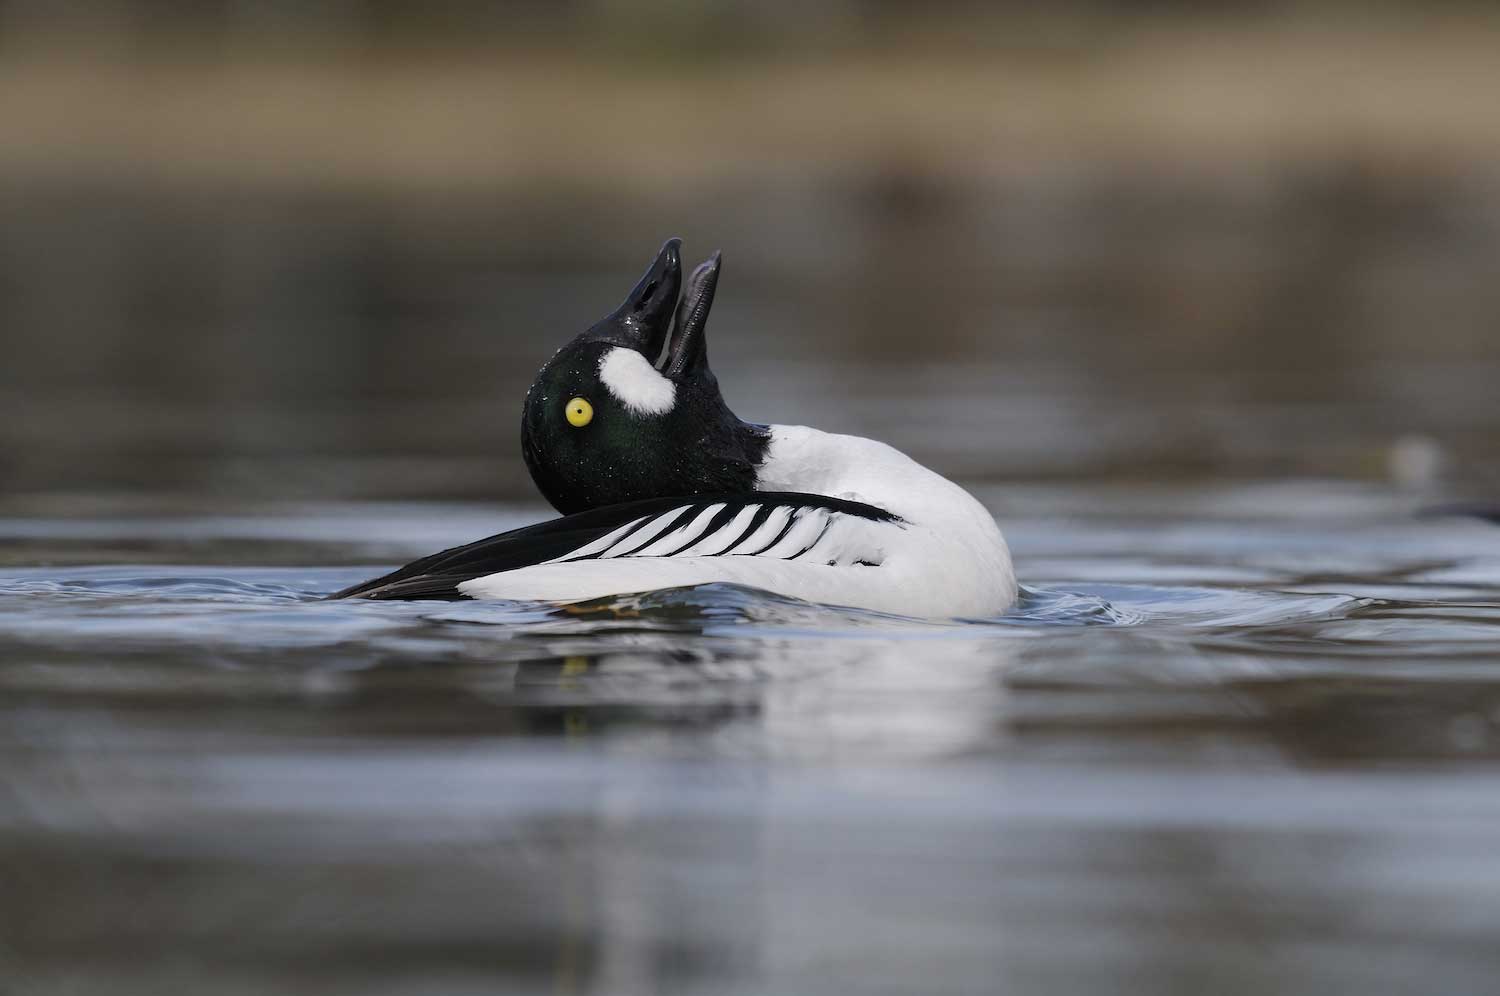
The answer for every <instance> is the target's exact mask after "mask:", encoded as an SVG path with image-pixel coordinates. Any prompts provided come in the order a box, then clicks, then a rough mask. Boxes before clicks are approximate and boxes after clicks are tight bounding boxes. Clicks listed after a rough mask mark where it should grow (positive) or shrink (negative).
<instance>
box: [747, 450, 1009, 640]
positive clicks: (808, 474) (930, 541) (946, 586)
mask: <svg viewBox="0 0 1500 996" xmlns="http://www.w3.org/2000/svg"><path fill="white" fill-rule="evenodd" d="M756 488H757V489H758V490H762V491H803V492H808V493H811V494H821V495H830V496H832V497H835V498H847V499H850V500H852V501H861V502H865V503H867V504H870V505H875V506H877V507H879V508H883V509H886V510H887V511H890V512H894V513H895V514H897V515H899V516H901V518H902V519H904V520H906V524H907V525H906V528H904V529H901V530H899V532H895V533H893V534H892V535H891V538H890V540H889V542H888V543H887V544H886V549H885V553H886V556H885V559H884V561H883V562H882V564H881V566H880V568H879V569H878V570H875V571H872V572H871V573H872V574H874V575H877V576H878V577H879V579H880V582H881V583H882V584H884V585H889V586H890V587H891V588H892V589H894V590H895V591H897V592H899V593H900V594H899V600H900V602H901V604H903V605H905V606H906V608H905V610H904V611H905V613H906V614H908V615H925V616H988V615H995V614H998V613H1000V612H1004V611H1005V610H1006V609H1008V608H1010V606H1011V605H1012V604H1014V603H1015V600H1016V576H1015V571H1014V569H1013V567H1012V566H1011V559H1010V550H1009V548H1008V547H1007V546H1006V545H1005V538H1004V537H1003V536H1001V534H1000V527H999V526H997V525H996V524H995V520H994V519H993V518H992V517H991V516H990V514H989V512H988V511H986V510H985V507H984V506H983V505H981V504H979V502H978V501H977V500H976V499H975V498H974V497H973V496H972V495H970V494H969V493H968V492H967V491H965V490H964V489H963V488H961V487H959V486H958V485H956V484H954V483H953V482H952V481H950V480H948V479H947V478H945V477H942V476H941V475H939V474H935V473H933V472H932V471H930V470H928V469H927V468H926V467H923V466H922V465H921V464H919V463H917V462H916V461H915V460H913V459H911V458H910V457H908V456H907V455H906V454H904V453H902V452H900V451H899V450H897V449H895V448H893V447H890V446H887V445H886V444H885V443H880V442H876V441H875V440H873V439H863V438H861V437H859V436H841V435H836V434H834V433H828V432H821V431H819V430H817V429H810V428H808V427H806V426H800V425H776V426H772V427H771V445H770V448H769V450H768V451H767V454H766V460H765V462H764V463H763V464H762V467H761V471H760V475H759V477H758V478H757V480H756ZM882 601H883V602H885V601H887V599H882ZM845 604H852V603H845ZM897 611H900V610H897Z"/></svg>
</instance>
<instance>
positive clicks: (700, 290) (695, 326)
mask: <svg viewBox="0 0 1500 996" xmlns="http://www.w3.org/2000/svg"><path fill="white" fill-rule="evenodd" d="M721 263H722V256H721V254H720V253H717V252H716V253H714V254H713V255H712V256H710V257H709V258H708V259H707V260H705V261H704V262H702V263H700V264H698V268H697V269H696V270H694V271H693V275H692V276H690V277H688V282H687V290H686V291H685V292H684V293H683V295H682V300H681V301H679V302H678V303H677V319H676V323H675V325H674V327H673V329H672V344H671V345H670V346H669V347H668V349H667V356H666V359H664V360H663V361H662V372H663V373H665V374H666V375H667V376H668V377H672V378H677V377H681V376H683V375H685V374H690V373H693V372H695V371H697V370H698V369H700V368H702V369H707V367H708V342H707V340H706V338H705V331H704V328H705V326H706V325H707V323H708V312H709V309H710V308H712V307H713V304H714V290H715V289H716V288H717V287H718V286H719V266H720V264H721Z"/></svg>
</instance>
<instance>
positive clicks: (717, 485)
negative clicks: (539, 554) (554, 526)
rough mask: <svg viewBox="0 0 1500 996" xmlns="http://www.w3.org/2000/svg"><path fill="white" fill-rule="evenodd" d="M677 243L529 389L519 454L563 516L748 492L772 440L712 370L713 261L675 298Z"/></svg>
mask: <svg viewBox="0 0 1500 996" xmlns="http://www.w3.org/2000/svg"><path fill="white" fill-rule="evenodd" d="M681 245H682V243H681V241H680V240H678V239H669V240H668V241H667V244H666V245H664V246H662V249H661V252H660V253H658V254H657V257H656V261H655V262H654V263H652V264H651V268H650V269H648V270H647V271H646V274H645V276H643V277H641V279H640V282H639V283H637V284H636V285H635V289H634V290H632V291H631V292H630V294H629V296H628V297H626V298H625V301H624V303H623V304H621V305H620V306H619V307H618V308H616V309H615V310H614V311H613V312H612V313H611V314H609V315H607V316H606V317H605V318H603V319H602V320H600V321H599V322H597V323H595V324H594V326H593V327H592V328H590V329H588V330H587V331H585V332H583V333H581V334H580V335H578V336H576V337H575V338H574V339H573V341H572V342H569V343H568V344H567V345H566V346H564V347H563V348H562V349H560V350H558V351H557V355H555V356H553V357H552V359H551V360H549V361H547V365H546V366H544V367H542V369H541V372H540V373H538V374H537V378H536V380H535V382H533V383H532V385H531V390H529V391H528V392H527V393H526V404H525V407H524V409H523V410H522V413H521V453H522V455H523V456H524V457H525V458H526V467H527V469H528V470H530V471H531V478H532V480H534V481H535V482H536V486H537V487H538V488H539V489H540V490H541V492H542V495H543V497H545V498H546V499H547V500H548V501H549V502H551V503H552V504H553V506H554V507H555V508H557V510H558V511H560V512H564V513H571V512H581V511H583V510H585V509H590V508H597V507H599V506H601V505H612V504H615V503H617V502H623V501H633V500H636V499H640V498H666V497H678V496H685V495H695V494H709V493H715V492H718V493H723V492H734V491H750V490H753V489H754V487H755V474H756V469H757V468H758V467H759V465H760V461H761V458H762V457H763V456H764V454H765V449H766V445H767V441H768V435H767V433H766V430H765V429H764V428H763V427H761V426H755V425H747V424H746V423H744V422H741V421H740V420H739V419H738V418H736V417H735V416H734V413H733V412H731V411H730V410H729V406H728V405H726V404H725V403H724V398H723V396H722V395H721V394H720V393H719V383H718V381H717V380H716V379H715V378H714V375H713V372H712V371H710V370H709V368H708V348H707V344H706V342H705V341H704V326H705V324H706V323H707V320H708V310H709V308H710V307H711V306H712V304H713V300H714V289H715V287H716V286H717V284H718V281H719V265H720V260H719V254H718V253H714V255H713V256H712V257H711V258H710V259H709V260H708V261H707V262H705V263H703V264H702V265H701V266H699V267H698V268H697V269H696V270H694V271H693V274H692V276H691V277H689V278H688V282H687V290H686V292H685V293H683V294H682V295H681V300H679V291H681V290H682V259H681V256H680V255H679V250H680V248H681ZM669 333H670V339H671V341H670V344H668V336H669ZM664 345H666V346H667V350H666V354H665V355H664V356H662V357H661V360H660V362H658V360H657V357H658V354H661V353H662V347H663V346H664Z"/></svg>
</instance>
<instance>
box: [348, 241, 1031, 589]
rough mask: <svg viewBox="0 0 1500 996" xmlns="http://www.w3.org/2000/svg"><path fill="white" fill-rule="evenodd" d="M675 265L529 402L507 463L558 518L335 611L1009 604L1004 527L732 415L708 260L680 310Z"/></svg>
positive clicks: (847, 448)
mask: <svg viewBox="0 0 1500 996" xmlns="http://www.w3.org/2000/svg"><path fill="white" fill-rule="evenodd" d="M680 247H681V242H680V241H679V240H677V239H671V240H669V241H668V242H667V244H666V245H665V246H663V247H662V250H661V252H660V253H659V254H658V255H657V257H656V260H655V262H653V263H652V264H651V267H650V269H648V270H647V271H646V273H645V275H644V276H643V277H641V279H640V282H639V283H637V284H636V286H635V288H634V289H633V290H632V291H631V292H630V294H629V296H627V297H626V298H625V301H624V302H623V303H622V304H621V305H620V307H619V308H617V309H616V310H615V311H614V312H613V313H612V314H610V315H608V316H607V317H606V318H604V319H603V320H602V321H600V322H598V323H597V324H595V325H594V326H593V327H592V328H590V329H588V330H587V331H585V332H583V333H581V334H580V335H578V336H577V337H575V338H574V339H573V340H572V341H571V342H569V343H568V344H567V345H566V346H564V347H563V348H562V349H560V350H558V352H557V353H556V355H554V356H553V357H552V359H551V360H549V361H548V362H547V364H546V366H544V367H542V369H541V371H540V373H538V374H537V378H536V381H535V382H534V383H533V384H532V386H531V389H530V390H529V391H528V392H527V394H526V402H525V405H524V407H523V409H522V415H521V452H522V455H523V456H524V457H525V460H526V467H527V469H528V470H529V471H530V472H531V477H532V480H534V481H535V482H536V485H537V487H538V488H539V489H540V490H541V492H542V495H543V496H544V497H545V498H546V499H547V500H548V501H549V502H551V503H552V505H553V506H554V507H555V508H557V510H558V511H559V512H562V513H564V514H563V516H562V517H561V518H557V519H552V520H550V521H547V522H541V523H538V524H536V525H533V526H526V527H524V528H522V529H515V530H512V531H511V532H508V533H502V534H500V535H498V536H492V537H490V538H488V539H483V540H479V541H478V542H476V543H471V544H469V545H467V546H461V547H456V548H454V549H452V550H444V551H443V552H441V553H437V554H433V555H432V556H430V557H424V558H422V559H421V560H418V561H414V562H413V563H411V564H408V565H407V566H405V567H403V568H401V569H400V570H398V571H395V572H393V573H391V574H387V575H385V576H384V577H380V578H376V579H374V580H371V581H366V582H364V583H362V584H358V585H355V586H354V587H352V588H348V589H346V590H344V591H341V592H339V593H338V594H337V595H335V596H334V597H336V598H338V597H360V598H403V599H414V598H464V597H468V598H487V599H523V600H544V601H560V602H576V601H581V600H584V599H590V598H599V597H604V596H608V595H620V594H627V593H631V592H640V591H651V590H655V589H659V588H676V587H683V586H687V585H697V584H709V583H713V582H729V583H733V584H740V585H747V586H750V587H755V588H760V589H763V590H767V591H772V592H777V593H779V594H783V595H790V596H793V597H796V598H801V599H806V600H809V601H814V602H823V603H826V604H831V605H844V606H851V607H856V608H866V609H875V610H878V611H883V612H892V613H898V614H901V615H908V616H929V617H951V616H970V617H973V616H986V615H993V614H996V613H999V612H1003V611H1004V610H1006V609H1007V608H1009V607H1010V606H1011V605H1012V604H1013V603H1014V602H1015V598H1016V579H1015V573H1014V571H1013V569H1012V567H1011V561H1010V552H1009V550H1008V549H1007V548H1006V545H1005V540H1004V538H1003V537H1002V536H1001V535H1000V529H999V527H997V526H996V525H995V521H994V519H992V518H991V517H990V515H989V513H988V512H987V511H985V509H984V506H982V505H980V504H979V502H978V501H976V500H975V499H974V498H973V497H972V496H971V495H970V494H969V493H968V492H966V491H964V490H963V489H962V488H960V487H959V486H958V485H956V484H954V483H953V482H951V481H949V480H947V479H946V478H943V477H942V476H940V475H938V474H935V473H933V472H932V471H930V470H928V469H927V468H926V467H923V466H922V465H921V464H918V463H917V462H916V461H914V460H912V459H911V458H909V457H907V456H906V455H904V454H902V453H900V452H898V451H897V450H895V449H893V448H891V447H890V446H887V445H885V444H884V443H879V442H876V441H874V440H870V439H862V438H859V437H857V436H842V435H834V434H832V433H826V432H820V431H818V430H817V429H810V428H807V427H805V426H795V425H756V424H753V423H748V422H744V421H741V420H740V419H739V418H737V417H736V416H735V415H734V413H733V412H731V411H730V410H729V406H728V405H727V404H725V402H724V398H723V395H722V394H721V393H720V391H719V385H718V381H717V380H716V379H715V378H714V375H713V373H712V371H711V370H710V369H709V365H708V349H707V343H706V341H705V338H704V333H705V326H706V324H707V320H708V313H709V309H710V308H711V307H712V305H713V300H714V291H715V289H716V288H717V286H718V280H719V271H720V266H721V261H720V257H719V254H718V253H715V254H714V255H713V256H712V257H711V258H710V259H709V260H708V261H707V262H705V263H703V264H702V265H700V266H699V267H698V268H697V269H696V270H694V271H693V273H692V275H691V276H690V277H689V278H688V281H687V288H686V291H685V292H683V289H682V261H681V258H680V254H679V253H680ZM669 333H670V342H669V341H668V337H669ZM664 346H665V347H666V350H665V353H664V354H663V347H664ZM659 354H663V355H662V358H661V361H660V362H659V363H658V362H657V357H658V355H659Z"/></svg>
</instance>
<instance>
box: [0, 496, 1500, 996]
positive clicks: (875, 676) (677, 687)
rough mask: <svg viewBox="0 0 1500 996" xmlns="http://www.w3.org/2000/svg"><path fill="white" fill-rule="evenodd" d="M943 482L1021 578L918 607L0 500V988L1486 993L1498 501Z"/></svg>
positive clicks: (367, 533)
mask: <svg viewBox="0 0 1500 996" xmlns="http://www.w3.org/2000/svg"><path fill="white" fill-rule="evenodd" d="M983 497H984V498H985V499H986V501H988V502H989V503H990V504H991V506H992V507H993V508H995V509H996V511H997V513H998V514H999V517H1000V519H1001V522H1002V525H1003V526H1004V527H1005V529H1006V532H1007V534H1008V536H1009V537H1010V539H1011V541H1012V544H1013V546H1014V548H1015V551H1016V554H1017V560H1018V565H1019V567H1020V571H1021V575H1022V578H1023V581H1024V582H1025V585H1026V592H1025V595H1024V597H1023V600H1022V603H1021V605H1020V606H1019V607H1018V609H1017V610H1016V611H1015V612H1014V613H1012V614H1010V615H1007V616H1005V617H1003V618H998V619H982V620H940V621H932V620H909V619H901V618H896V617H891V616H883V615H879V614H875V613H869V612H861V611H854V610H847V609H839V608H832V607H825V606H816V605H809V604H806V603H800V602H796V601H793V600H788V599H783V598H778V597H774V596H768V595H766V594H764V593H758V592H754V591H750V590H746V589H739V588H733V587H728V586H708V587H704V588H697V589H691V590H682V591H672V592H659V593H652V594H647V595H640V596H631V597H627V598H621V599H613V600H604V601H598V602H591V603H586V604H584V605H580V606H574V607H567V608H560V607H555V606H539V605H529V604H516V603H475V602H457V603H436V602H432V603H405V604H401V603H364V602H328V601H321V600H320V599H319V596H320V595H322V594H325V593H327V592H330V591H333V590H336V589H338V588H340V587H342V586H344V585H346V584H349V583H351V582H353V581H355V580H358V579H360V578H362V577H365V576H368V575H370V574H372V573H374V572H376V571H378V570H381V569H383V568H385V567H387V566H389V565H390V564H392V563H395V562H398V561H400V560H402V559H403V558H406V557H410V556H415V555H418V554H421V553H426V552H430V551H431V550H433V549H435V548H437V547H439V546H442V545H445V544H450V543H457V542H461V541H464V540H468V539H472V538H475V537H477V536H479V535H483V534H486V533H489V532H494V531H497V530H499V529H503V528H507V527H509V526H512V525H515V524H518V523H520V522H523V521H526V520H528V519H530V518H532V517H534V516H536V515H538V514H540V510H539V509H536V508H534V507H529V506H516V507H502V508H495V507H488V506H480V505H449V506H430V505H395V504H388V505H367V504H361V505H333V504H315V505H303V506H276V507H243V508H231V509H227V510H226V509H220V510H218V511H216V512H214V513H212V514H206V513H199V512H191V511H181V512H179V513H174V514H172V515H170V516H166V515H154V516H153V515H137V516H135V517H130V518H118V517H110V518H104V517H90V516H89V515H87V514H75V515H73V516H71V517H66V518H35V517H34V518H21V517H16V518H11V519H8V520H5V521H3V523H0V542H3V551H4V561H5V563H7V564H9V565H13V566H6V567H3V568H0V660H3V662H4V663H3V666H0V689H3V691H0V709H3V711H4V713H5V716H4V722H3V724H0V750H3V761H0V765H3V769H0V847H3V851H0V854H3V861H4V868H5V878H6V891H7V900H8V901H7V902H6V903H5V904H4V905H3V909H4V917H5V924H4V932H3V934H4V937H5V939H6V941H5V944H4V948H3V958H4V961H5V964H6V976H7V977H8V978H9V979H11V980H13V982H15V984H17V985H18V986H19V987H20V988H19V989H17V990H16V991H24V992H45V993H52V992H58V993H61V992H76V991H83V990H87V991H108V992H113V993H136V992H139V993H159V992H164V991H173V990H174V989H178V988H184V987H185V989H186V990H192V991H214V992H218V993H239V992H244V993H251V992H265V991H268V990H272V989H277V990H282V991H307V988H306V987H309V986H312V987H315V988H316V990H317V991H319V992H325V993H351V994H352V993H371V992H375V993H384V992H389V993H413V992H434V993H439V992H440V993H465V992H476V993H477V992H493V991H496V990H497V989H503V990H504V991H516V992H549V993H552V992H598V993H611V994H614V993H632V992H641V993H656V992H679V993H705V994H708V993H715V994H717V993H735V992H747V993H748V992H776V993H790V992H796V993H843V992H851V993H852V992H889V993H912V992H923V993H948V992H952V993H966V992H979V991H984V992H992V991H1005V990H1010V991H1037V990H1041V989H1045V990H1047V991H1082V990H1096V991H1112V992H1121V991H1128V992H1141V993H1161V992H1181V993H1199V992H1204V991H1215V992H1245V993H1259V992H1270V991H1280V992H1288V991H1317V992H1323V993H1326V992H1360V993H1370V992H1412V993H1418V992H1421V993H1429V992H1479V991H1485V990H1487V989H1488V988H1490V987H1491V986H1492V984H1493V979H1494V978H1495V977H1496V976H1495V973H1496V972H1497V971H1500V944H1497V943H1496V942H1497V940H1500V927H1497V924H1500V851H1497V849H1496V847H1495V840H1496V839H1497V836H1496V835H1497V832H1500V764H1497V762H1500V665H1497V661H1500V653H1497V651H1500V529H1496V528H1494V527H1491V526H1487V525H1484V524H1482V523H1478V522H1472V521H1468V520H1460V519H1444V518H1418V517H1416V516H1415V515H1413V512H1414V510H1415V509H1416V507H1417V505H1418V504H1419V503H1417V502H1414V501H1413V500H1410V499H1407V498H1403V497H1401V496H1399V495H1393V494H1391V493H1389V492H1388V491H1386V490H1385V489H1381V488H1375V487H1363V486H1353V485H1342V484H1330V483H1325V482H1304V483H1293V484H1276V485H1271V484H1267V485H1255V484H1241V485H1234V486H1221V487H1215V488H1195V487H1187V486H1174V487H1154V488H1141V487H1127V486H1113V487H1105V486H1094V487H1083V486H1078V487H1058V486H1051V485H1036V486H1029V487H1028V486H1012V487H1006V488H1004V489H991V490H986V491H984V492H983ZM39 563H40V564H42V566H37V564H39ZM205 987H207V988H205Z"/></svg>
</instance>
